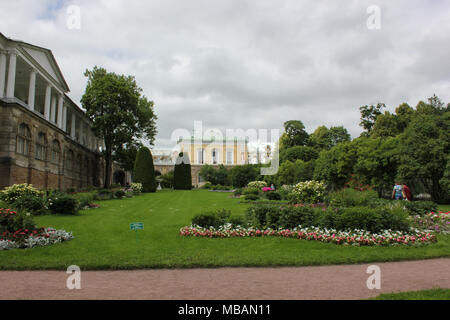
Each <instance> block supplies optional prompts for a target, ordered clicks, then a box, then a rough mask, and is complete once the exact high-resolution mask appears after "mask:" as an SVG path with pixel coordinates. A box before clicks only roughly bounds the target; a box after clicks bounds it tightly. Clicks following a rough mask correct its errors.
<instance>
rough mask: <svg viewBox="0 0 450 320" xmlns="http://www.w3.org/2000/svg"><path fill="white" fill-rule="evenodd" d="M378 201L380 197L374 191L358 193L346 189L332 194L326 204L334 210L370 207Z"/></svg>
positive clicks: (328, 196) (327, 198)
mask: <svg viewBox="0 0 450 320" xmlns="http://www.w3.org/2000/svg"><path fill="white" fill-rule="evenodd" d="M377 200H378V195H377V193H376V192H375V191H373V190H367V191H358V190H355V189H351V188H344V189H341V190H338V191H334V192H331V193H329V194H328V195H327V197H326V203H327V204H328V205H329V206H331V207H334V208H342V207H353V206H369V205H371V204H373V203H375V201H377Z"/></svg>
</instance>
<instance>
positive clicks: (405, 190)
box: [403, 184, 411, 201]
mask: <svg viewBox="0 0 450 320" xmlns="http://www.w3.org/2000/svg"><path fill="white" fill-rule="evenodd" d="M403 199H404V200H408V201H411V190H409V188H408V186H407V185H406V184H403Z"/></svg>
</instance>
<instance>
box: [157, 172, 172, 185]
mask: <svg viewBox="0 0 450 320" xmlns="http://www.w3.org/2000/svg"><path fill="white" fill-rule="evenodd" d="M173 174H174V172H173V170H172V171H169V172H167V173H166V174H163V175H160V176H159V177H158V181H159V182H160V183H161V188H163V189H172V188H173Z"/></svg>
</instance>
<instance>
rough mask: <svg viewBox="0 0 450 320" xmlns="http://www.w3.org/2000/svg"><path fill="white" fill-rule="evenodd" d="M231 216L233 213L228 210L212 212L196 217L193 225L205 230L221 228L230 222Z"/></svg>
mask: <svg viewBox="0 0 450 320" xmlns="http://www.w3.org/2000/svg"><path fill="white" fill-rule="evenodd" d="M230 215H231V211H229V210H226V209H221V210H217V211H212V212H205V213H201V214H198V215H196V216H195V217H194V218H193V219H192V224H193V225H197V226H200V227H203V228H209V227H215V228H217V227H220V226H221V225H224V224H225V223H227V222H228V220H229V218H230Z"/></svg>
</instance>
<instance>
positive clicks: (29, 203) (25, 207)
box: [12, 195, 47, 216]
mask: <svg viewBox="0 0 450 320" xmlns="http://www.w3.org/2000/svg"><path fill="white" fill-rule="evenodd" d="M12 206H13V207H14V208H16V209H17V210H19V211H25V212H29V213H31V214H33V215H36V216H38V215H42V214H45V213H46V209H47V208H46V206H45V200H44V199H43V198H42V197H38V196H34V195H26V196H22V197H20V198H19V199H18V200H17V201H15V202H14V203H13V204H12Z"/></svg>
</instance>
